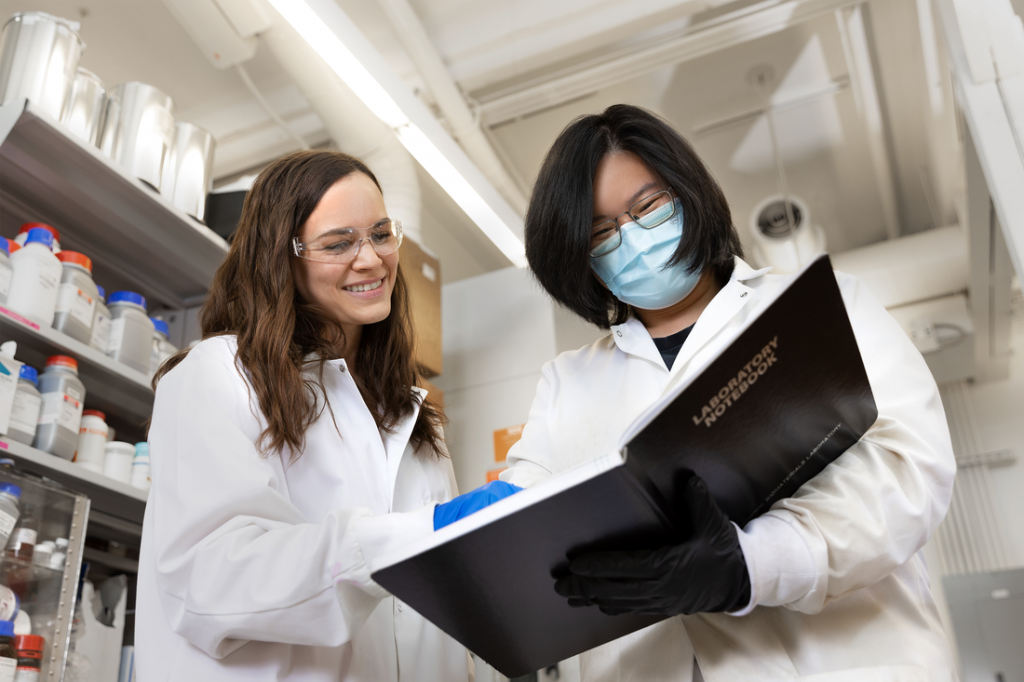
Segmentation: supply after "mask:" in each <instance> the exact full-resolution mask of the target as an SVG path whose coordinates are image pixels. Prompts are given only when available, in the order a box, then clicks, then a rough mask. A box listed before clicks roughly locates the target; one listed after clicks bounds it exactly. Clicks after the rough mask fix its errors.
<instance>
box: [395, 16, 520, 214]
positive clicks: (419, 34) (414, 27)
mask: <svg viewBox="0 0 1024 682" xmlns="http://www.w3.org/2000/svg"><path fill="white" fill-rule="evenodd" d="M378 4H379V5H380V7H381V9H382V10H384V14H385V15H386V16H387V18H388V20H389V21H390V22H391V25H392V27H394V29H395V31H396V32H397V33H398V37H399V38H400V39H401V40H402V45H403V46H404V47H405V49H406V51H407V52H408V53H409V56H410V57H412V61H413V64H415V65H416V68H417V70H418V71H419V73H420V75H421V76H422V77H423V80H424V81H425V82H426V84H427V87H428V88H430V92H431V94H433V96H434V99H435V100H436V102H437V105H438V107H439V108H440V109H441V113H442V114H443V115H444V117H445V120H446V121H447V122H448V125H449V126H450V127H451V133H452V135H453V136H454V137H455V139H456V140H458V141H459V144H461V145H462V148H463V149H464V150H465V151H466V154H468V155H469V158H471V159H472V160H473V162H474V163H476V165H477V167H479V168H480V170H481V171H482V172H483V174H484V175H485V176H486V177H487V179H488V180H490V181H491V183H493V184H494V187H495V189H497V190H498V191H499V192H500V193H501V195H502V196H504V197H505V199H506V200H507V201H508V202H509V204H511V205H512V208H513V209H515V211H516V212H518V213H519V215H520V216H523V215H526V207H527V198H526V195H525V194H524V193H523V191H522V189H521V188H520V187H519V185H518V184H517V183H516V182H515V180H514V179H513V178H512V176H511V175H509V173H508V170H507V169H506V168H505V165H504V164H503V163H502V161H501V159H500V158H498V155H497V153H496V152H495V151H494V148H493V147H492V146H491V143H490V141H489V140H488V139H487V137H486V136H485V135H484V133H483V131H482V130H481V129H480V121H479V117H478V116H475V115H474V114H473V112H472V111H471V110H470V108H469V105H468V104H466V99H465V97H464V96H463V94H462V91H461V90H459V86H458V85H457V84H456V83H455V80H454V79H453V78H452V76H451V73H449V71H448V67H447V66H446V65H445V63H444V61H443V60H442V59H441V55H440V54H438V52H437V48H436V47H434V43H433V42H432V41H431V40H430V36H429V35H427V31H426V29H425V28H424V27H423V24H422V22H420V18H419V16H418V15H417V14H416V10H414V9H413V8H412V5H410V4H409V0H378Z"/></svg>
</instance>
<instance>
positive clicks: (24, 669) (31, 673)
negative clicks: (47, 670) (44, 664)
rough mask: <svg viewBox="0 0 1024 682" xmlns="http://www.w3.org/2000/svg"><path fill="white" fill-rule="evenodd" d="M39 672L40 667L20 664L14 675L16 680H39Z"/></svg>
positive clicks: (28, 681)
mask: <svg viewBox="0 0 1024 682" xmlns="http://www.w3.org/2000/svg"><path fill="white" fill-rule="evenodd" d="M39 674H40V670H39V668H30V667H28V666H18V672H17V675H16V676H15V677H14V682H39Z"/></svg>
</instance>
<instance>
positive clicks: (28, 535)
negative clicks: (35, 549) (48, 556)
mask: <svg viewBox="0 0 1024 682" xmlns="http://www.w3.org/2000/svg"><path fill="white" fill-rule="evenodd" d="M38 536H39V534H38V533H37V532H36V531H34V530H32V529H31V528H19V529H18V530H16V531H14V535H12V536H11V539H10V540H8V541H7V546H8V547H17V546H18V545H33V546H35V544H36V538H37V537H38Z"/></svg>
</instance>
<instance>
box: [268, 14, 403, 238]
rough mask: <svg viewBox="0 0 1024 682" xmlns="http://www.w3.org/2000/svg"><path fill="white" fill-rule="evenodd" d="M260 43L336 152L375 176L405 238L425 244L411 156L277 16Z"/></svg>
mask: <svg viewBox="0 0 1024 682" xmlns="http://www.w3.org/2000/svg"><path fill="white" fill-rule="evenodd" d="M261 39H262V42H263V44H264V45H265V46H266V47H267V49H269V50H270V51H271V53H273V55H274V56H275V57H276V58H277V60H278V62H280V64H281V66H282V67H283V68H284V70H285V71H286V72H287V73H288V76H289V78H291V80H292V81H293V82H294V83H295V84H296V85H297V86H298V88H299V90H300V91H301V92H302V94H303V96H304V97H305V98H306V99H307V100H309V103H310V106H311V107H312V108H313V111H315V112H316V113H317V115H318V116H319V117H320V119H321V120H322V121H323V122H324V125H325V126H326V127H327V132H328V133H329V134H330V136H331V138H332V139H333V140H334V141H335V143H337V145H338V148H339V149H341V150H342V151H344V152H346V153H348V154H352V155H353V156H356V157H358V158H360V159H362V161H363V162H364V163H366V165H367V166H369V167H370V170H372V171H373V173H374V175H376V176H377V180H378V181H379V182H380V184H381V188H382V190H383V192H384V202H385V204H386V205H387V208H388V215H389V216H391V217H392V218H398V219H399V220H401V221H402V227H403V230H404V232H405V235H406V236H408V237H411V238H412V239H413V240H414V241H416V242H418V243H420V244H422V243H423V239H422V222H421V216H420V213H421V211H422V206H423V204H422V200H421V197H420V185H419V180H418V178H417V177H416V166H415V164H416V161H415V160H414V159H413V158H412V156H410V155H409V152H407V151H406V150H405V147H403V146H402V144H401V142H399V141H398V138H396V137H395V135H394V133H392V132H391V130H390V129H389V128H388V127H387V126H386V125H384V123H383V122H381V120H380V119H379V118H377V117H376V116H375V115H374V114H373V113H372V112H371V111H370V110H369V109H368V108H367V107H366V105H365V104H363V103H362V102H361V101H360V100H359V98H358V97H356V95H355V93H353V92H352V91H351V90H350V89H349V87H348V86H347V85H345V83H344V82H342V80H341V79H340V78H338V75H337V74H335V73H334V71H332V70H331V68H330V67H329V66H328V65H327V64H326V62H324V60H323V59H322V58H321V57H320V55H318V54H317V53H316V51H315V50H314V49H313V48H312V47H310V45H309V43H307V42H306V41H305V40H303V39H302V37H301V36H300V35H299V34H298V33H297V32H296V31H295V29H293V28H292V27H291V25H289V24H288V22H287V21H285V20H284V19H282V18H281V17H280V16H276V17H275V20H274V25H273V27H272V28H271V29H270V30H269V31H266V32H265V33H263V34H262V35H261Z"/></svg>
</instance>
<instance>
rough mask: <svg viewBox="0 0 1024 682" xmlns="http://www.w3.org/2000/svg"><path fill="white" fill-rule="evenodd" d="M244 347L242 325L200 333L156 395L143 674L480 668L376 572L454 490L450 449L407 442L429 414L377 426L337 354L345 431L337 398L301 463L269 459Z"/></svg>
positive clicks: (459, 674)
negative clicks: (241, 363) (426, 450)
mask: <svg viewBox="0 0 1024 682" xmlns="http://www.w3.org/2000/svg"><path fill="white" fill-rule="evenodd" d="M236 348H237V345H236V341H235V337H233V336H222V337H216V338H212V339H208V340H206V341H203V342H202V343H200V344H199V345H197V346H196V347H195V348H194V349H193V350H192V351H191V352H190V353H189V354H188V356H187V357H186V358H185V360H184V361H182V363H181V364H180V365H178V366H177V367H175V368H174V369H173V370H171V371H170V372H169V373H168V374H167V375H166V376H165V377H164V378H163V379H161V381H160V386H159V389H158V391H157V394H156V402H155V404H154V407H153V421H152V427H151V430H150V452H151V457H152V479H153V487H152V490H151V492H150V495H149V503H148V505H147V507H146V516H145V520H144V522H143V530H142V550H141V553H140V559H139V585H138V607H137V614H136V623H137V625H136V631H135V644H136V647H137V660H138V668H139V679H140V680H144V681H145V682H162V681H168V682H231V681H233V680H237V681H239V682H241V681H243V680H244V681H245V682H259V681H261V680H266V681H267V682H269V681H271V680H274V681H278V680H289V681H295V682H298V681H301V682H327V681H328V680H330V681H331V682H337V681H339V680H346V681H357V680H358V681H360V682H371V681H372V682H384V681H388V680H395V681H397V680H402V681H403V682H405V681H417V682H421V681H422V682H435V681H436V682H448V681H449V680H466V679H468V678H469V670H468V666H469V659H468V655H467V653H466V650H465V649H464V648H463V647H462V646H461V645H459V644H458V643H456V642H455V641H454V640H452V639H451V638H450V637H448V636H447V635H445V634H444V633H442V632H441V631H440V630H438V629H437V628H436V627H434V626H433V625H432V624H431V623H429V622H427V621H426V620H424V619H423V617H422V616H420V615H419V614H417V613H416V612H414V611H413V610H412V609H411V608H409V607H408V606H407V605H405V604H403V603H402V602H400V601H398V600H397V599H395V598H394V597H391V596H390V595H388V593H387V592H386V591H384V590H383V589H382V588H381V587H380V586H379V585H377V584H376V583H374V582H373V581H372V580H371V579H370V573H371V572H372V571H373V570H374V562H375V560H376V559H377V558H378V557H379V556H381V555H382V554H384V553H387V552H388V551H392V550H394V549H396V548H398V547H401V546H403V545H404V544H406V543H408V542H410V541H412V540H414V539H416V538H418V537H421V536H422V535H424V534H427V533H431V532H433V507H434V505H435V503H438V502H444V501H446V500H449V499H451V498H452V497H453V496H454V495H456V494H457V492H456V487H455V477H454V474H453V471H452V467H451V463H450V461H449V460H448V459H441V460H438V459H436V458H434V457H432V456H431V455H425V454H415V453H414V452H413V448H412V446H411V445H410V444H409V434H410V433H411V431H412V427H413V423H414V421H415V419H416V415H417V413H418V412H413V413H412V414H411V415H409V416H408V417H407V418H406V419H404V420H403V421H402V422H401V423H400V424H398V426H397V427H396V430H395V433H393V434H388V433H383V434H382V433H380V432H378V430H377V427H376V425H375V423H374V421H373V417H372V415H371V414H370V411H369V409H368V408H367V406H366V404H365V403H364V402H363V400H362V398H361V397H360V395H359V391H358V389H357V388H356V385H355V383H354V381H353V380H352V377H351V376H350V374H349V373H348V371H347V368H346V365H345V362H344V360H331V361H330V362H328V363H327V365H326V366H325V368H324V387H325V389H326V393H327V397H328V399H329V401H330V406H331V408H332V410H333V413H334V419H335V420H336V421H337V429H336V428H335V424H334V421H332V419H331V416H330V412H329V411H325V412H324V413H323V414H322V415H321V418H320V419H318V420H317V421H316V422H315V423H314V424H313V425H312V426H311V427H310V429H309V430H308V431H307V433H306V445H305V449H304V451H303V452H302V455H301V457H299V458H298V459H297V460H295V461H294V462H293V463H291V464H288V463H287V460H288V455H287V454H286V455H284V457H281V456H277V455H271V456H269V457H261V456H260V455H259V454H258V453H257V450H256V448H255V445H254V442H255V441H256V438H257V436H258V435H259V433H260V431H261V430H262V428H263V425H264V424H265V421H264V419H263V417H262V413H261V411H260V410H259V407H258V403H257V402H256V399H255V394H253V396H252V398H251V399H250V395H249V394H250V391H249V385H248V383H247V381H246V380H244V379H243V378H242V374H243V373H244V372H240V371H239V370H238V369H236V363H235V351H236ZM417 390H420V389H417ZM421 395H425V392H424V391H421Z"/></svg>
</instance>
